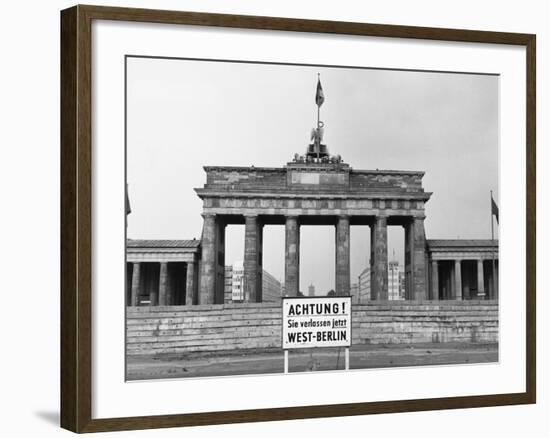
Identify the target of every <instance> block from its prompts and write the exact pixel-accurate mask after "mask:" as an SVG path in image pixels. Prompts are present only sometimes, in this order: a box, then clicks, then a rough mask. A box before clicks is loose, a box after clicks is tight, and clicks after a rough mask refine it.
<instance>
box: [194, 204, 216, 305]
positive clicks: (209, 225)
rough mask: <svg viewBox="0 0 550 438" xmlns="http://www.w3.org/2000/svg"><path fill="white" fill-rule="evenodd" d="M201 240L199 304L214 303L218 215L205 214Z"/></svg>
mask: <svg viewBox="0 0 550 438" xmlns="http://www.w3.org/2000/svg"><path fill="white" fill-rule="evenodd" d="M203 217H204V223H203V226H202V240H201V259H202V263H201V274H200V275H201V279H200V285H201V289H200V293H199V300H198V301H199V304H214V297H215V294H216V266H217V264H216V253H217V250H216V239H217V236H216V216H215V215H211V214H205V215H203Z"/></svg>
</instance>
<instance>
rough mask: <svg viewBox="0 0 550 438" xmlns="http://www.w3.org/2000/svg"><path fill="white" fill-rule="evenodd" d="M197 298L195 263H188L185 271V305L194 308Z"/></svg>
mask: <svg viewBox="0 0 550 438" xmlns="http://www.w3.org/2000/svg"><path fill="white" fill-rule="evenodd" d="M194 296H195V262H187V267H186V270H185V305H186V306H192V305H193V301H194Z"/></svg>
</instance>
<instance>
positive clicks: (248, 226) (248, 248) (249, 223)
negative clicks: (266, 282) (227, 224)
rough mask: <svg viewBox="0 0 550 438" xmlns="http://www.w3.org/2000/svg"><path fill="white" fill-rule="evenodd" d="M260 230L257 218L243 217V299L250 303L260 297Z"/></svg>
mask: <svg viewBox="0 0 550 438" xmlns="http://www.w3.org/2000/svg"><path fill="white" fill-rule="evenodd" d="M259 234H260V228H259V223H258V216H245V225H244V262H243V267H244V291H245V298H246V297H247V296H248V300H249V301H250V302H252V303H255V302H257V301H258V299H259V298H260V296H261V290H258V288H261V283H260V281H259V278H260V277H259V274H260V272H259V271H258V266H259V256H260V254H259V245H260V236H259Z"/></svg>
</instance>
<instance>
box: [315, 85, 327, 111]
mask: <svg viewBox="0 0 550 438" xmlns="http://www.w3.org/2000/svg"><path fill="white" fill-rule="evenodd" d="M324 101H325V95H324V94H323V87H321V79H317V92H316V93H315V103H316V104H317V106H321V105H322V104H323V102H324Z"/></svg>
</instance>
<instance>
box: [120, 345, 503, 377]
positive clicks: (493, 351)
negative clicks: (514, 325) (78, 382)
mask: <svg viewBox="0 0 550 438" xmlns="http://www.w3.org/2000/svg"><path fill="white" fill-rule="evenodd" d="M497 361H498V344H464V343H456V344H454V343H445V344H415V345H405V344H400V345H399V344H387V345H357V346H353V347H352V348H351V349H350V368H351V369H361V368H385V367H403V366H420V365H448V364H465V363H483V362H497ZM127 365H128V376H127V378H128V380H143V379H165V378H180V377H206V376H228V375H243V374H273V373H282V372H283V366H284V365H283V352H282V351H277V352H255V353H252V354H251V353H246V354H235V353H233V354H222V355H215V356H212V355H210V356H205V355H184V354H181V355H174V354H170V355H162V356H129V357H128V360H127ZM344 366H345V364H344V350H343V349H342V350H341V351H338V349H312V350H299V351H298V350H293V351H290V352H289V372H291V373H296V372H311V371H325V370H336V369H340V370H343V369H344Z"/></svg>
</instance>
